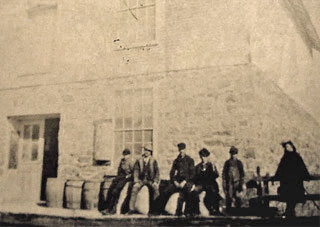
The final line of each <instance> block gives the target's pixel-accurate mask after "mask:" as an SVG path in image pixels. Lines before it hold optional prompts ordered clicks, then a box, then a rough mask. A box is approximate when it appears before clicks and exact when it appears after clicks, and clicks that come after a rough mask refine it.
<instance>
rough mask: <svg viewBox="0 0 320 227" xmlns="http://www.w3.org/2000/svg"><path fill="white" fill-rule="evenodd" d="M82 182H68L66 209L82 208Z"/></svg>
mask: <svg viewBox="0 0 320 227" xmlns="http://www.w3.org/2000/svg"><path fill="white" fill-rule="evenodd" d="M82 185H83V181H82V180H68V181H67V183H66V208H70V209H80V208H81V192H82Z"/></svg>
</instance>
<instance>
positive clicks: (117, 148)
mask: <svg viewBox="0 0 320 227" xmlns="http://www.w3.org/2000/svg"><path fill="white" fill-rule="evenodd" d="M123 150H124V146H123V144H116V145H115V153H116V156H119V155H122V151H123Z"/></svg>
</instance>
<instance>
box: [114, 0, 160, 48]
mask: <svg viewBox="0 0 320 227" xmlns="http://www.w3.org/2000/svg"><path fill="white" fill-rule="evenodd" d="M119 8H120V9H119V22H118V23H119V24H118V26H117V28H118V34H117V35H118V37H117V38H118V39H119V41H120V42H119V43H118V44H119V46H118V48H123V47H128V46H132V45H135V46H146V45H150V44H151V43H152V42H153V41H154V40H155V35H156V34H155V0H120V6H119ZM118 44H117V45H118Z"/></svg>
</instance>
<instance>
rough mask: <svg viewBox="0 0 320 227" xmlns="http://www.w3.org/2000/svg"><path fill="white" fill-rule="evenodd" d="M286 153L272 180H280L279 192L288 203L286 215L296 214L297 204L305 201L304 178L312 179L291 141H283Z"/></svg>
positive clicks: (281, 197)
mask: <svg viewBox="0 0 320 227" xmlns="http://www.w3.org/2000/svg"><path fill="white" fill-rule="evenodd" d="M281 145H282V146H283V148H284V155H283V156H282V158H281V161H280V163H279V166H278V169H277V171H276V174H275V175H274V176H273V177H272V178H271V181H277V180H278V181H280V187H279V189H278V193H279V195H280V199H281V200H282V201H283V202H286V203H287V207H286V212H285V215H286V217H293V216H295V206H296V204H297V203H298V202H304V201H305V189H304V187H303V181H304V180H310V178H311V177H310V174H309V172H308V169H307V167H306V165H305V164H304V161H303V159H302V158H301V156H300V155H299V154H298V153H297V152H296V148H295V146H294V145H293V143H292V142H291V141H288V142H283V143H281Z"/></svg>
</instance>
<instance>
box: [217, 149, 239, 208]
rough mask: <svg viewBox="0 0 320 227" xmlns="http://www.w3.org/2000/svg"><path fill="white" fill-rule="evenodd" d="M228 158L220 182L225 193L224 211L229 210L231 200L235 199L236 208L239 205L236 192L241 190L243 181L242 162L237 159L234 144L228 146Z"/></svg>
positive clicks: (236, 150)
mask: <svg viewBox="0 0 320 227" xmlns="http://www.w3.org/2000/svg"><path fill="white" fill-rule="evenodd" d="M229 153H230V159H228V160H227V161H226V162H225V163H224V166H223V172H222V183H223V190H224V193H225V195H226V212H227V213H229V212H230V208H231V205H232V200H233V199H235V205H236V207H237V208H239V207H241V199H240V198H239V197H238V196H237V192H241V191H242V190H243V189H242V187H243V183H244V170H243V165H242V162H241V161H240V160H239V159H237V154H238V149H237V148H236V147H234V146H232V147H231V148H230V151H229Z"/></svg>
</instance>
